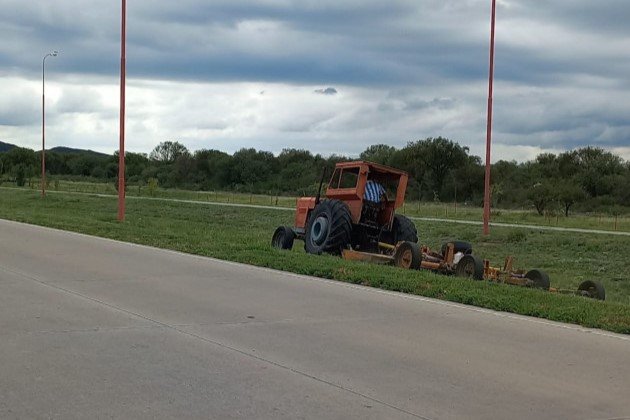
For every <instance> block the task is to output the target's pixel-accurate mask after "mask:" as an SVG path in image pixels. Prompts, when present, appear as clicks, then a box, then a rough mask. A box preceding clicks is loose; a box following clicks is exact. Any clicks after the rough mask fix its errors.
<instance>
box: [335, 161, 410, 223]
mask: <svg viewBox="0 0 630 420" xmlns="http://www.w3.org/2000/svg"><path fill="white" fill-rule="evenodd" d="M407 180H408V175H407V174H406V173H405V172H403V171H399V170H397V169H393V168H390V167H387V166H385V165H379V164H376V163H371V162H363V161H359V162H345V163H339V164H337V165H336V166H335V171H334V172H333V175H332V177H331V179H330V182H329V184H328V188H327V189H326V197H327V198H328V199H336V200H341V201H343V202H345V203H346V204H347V205H348V207H349V209H350V213H351V216H352V222H353V223H354V224H357V225H365V226H367V227H373V228H377V229H380V228H384V229H386V230H389V229H391V226H392V223H393V218H394V214H395V211H396V209H397V208H399V207H401V206H402V205H403V203H404V200H405V191H406V189H407Z"/></svg>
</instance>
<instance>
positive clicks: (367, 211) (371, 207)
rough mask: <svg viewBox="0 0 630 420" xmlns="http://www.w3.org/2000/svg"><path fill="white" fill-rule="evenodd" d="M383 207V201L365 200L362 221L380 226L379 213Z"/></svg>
mask: <svg viewBox="0 0 630 420" xmlns="http://www.w3.org/2000/svg"><path fill="white" fill-rule="evenodd" d="M382 209H383V203H382V202H379V203H375V202H374V201H368V200H364V201H363V209H362V210H361V221H362V222H363V223H364V224H367V225H372V226H375V227H378V215H379V214H380V213H381V210H382Z"/></svg>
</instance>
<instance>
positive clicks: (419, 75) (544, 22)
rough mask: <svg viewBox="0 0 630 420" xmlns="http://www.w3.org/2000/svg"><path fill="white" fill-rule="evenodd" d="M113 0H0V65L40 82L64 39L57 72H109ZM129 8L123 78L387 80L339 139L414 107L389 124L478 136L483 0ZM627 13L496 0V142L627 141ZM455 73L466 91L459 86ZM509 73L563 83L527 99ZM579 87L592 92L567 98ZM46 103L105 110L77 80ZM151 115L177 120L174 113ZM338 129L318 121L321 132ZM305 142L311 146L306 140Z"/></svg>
mask: <svg viewBox="0 0 630 420" xmlns="http://www.w3.org/2000/svg"><path fill="white" fill-rule="evenodd" d="M114 5H115V7H112V3H111V2H103V1H102V0H84V1H82V2H81V5H80V7H78V6H77V2H76V1H70V0H55V1H54V2H53V1H39V2H25V1H23V0H0V9H1V10H2V11H3V13H2V15H0V36H1V37H2V39H3V40H6V42H3V43H2V44H0V75H2V76H5V75H9V76H13V77H22V78H26V79H29V80H31V81H37V80H38V77H39V74H40V71H41V68H40V66H41V57H42V56H43V54H45V53H46V52H47V51H48V50H50V49H52V48H60V49H61V50H62V55H61V56H60V57H59V58H58V59H56V60H54V61H51V62H49V63H48V64H47V65H49V74H50V78H51V80H60V79H61V78H62V75H63V81H64V83H66V85H68V84H73V81H74V84H77V85H87V84H89V82H88V81H89V80H90V79H94V78H104V79H106V80H107V81H108V83H111V84H113V83H116V82H117V76H118V69H119V67H118V66H119V61H118V60H119V48H120V45H119V31H120V26H119V25H120V22H119V7H120V6H119V3H118V2H114ZM128 12H129V13H128V36H129V39H128V57H127V62H128V77H129V78H130V79H135V80H140V79H143V80H146V79H153V80H169V81H179V82H188V81H195V82H201V83H225V82H238V83H241V82H249V83H255V82H269V83H279V84H285V85H292V86H295V85H306V86H310V87H309V89H308V90H306V94H310V93H312V92H313V89H315V88H314V87H315V86H336V87H338V88H340V89H341V88H343V92H344V95H340V96H339V99H341V98H342V97H345V96H346V92H348V91H349V90H350V89H353V88H354V89H365V90H371V91H372V92H387V91H392V92H395V94H392V95H390V96H389V97H387V95H384V96H385V97H384V98H369V99H365V100H366V103H365V104H364V107H363V109H368V110H369V112H368V113H365V114H364V115H365V118H361V115H362V114H361V112H357V113H356V118H357V119H356V120H355V121H354V123H353V122H352V121H346V122H344V124H342V125H341V127H342V128H343V137H344V138H346V139H347V138H349V137H353V136H354V138H356V139H361V144H360V145H357V146H354V144H355V143H353V140H352V139H349V140H348V143H347V144H348V147H351V146H352V147H362V146H363V145H364V144H366V143H367V142H368V141H369V139H368V138H367V137H365V132H363V131H361V130H363V129H365V130H368V131H369V130H374V131H376V132H378V133H384V132H387V130H382V131H379V130H380V129H381V128H382V127H383V126H384V125H386V124H387V122H388V121H392V120H395V119H403V120H405V119H410V120H411V119H412V118H411V117H412V116H413V115H414V113H418V116H419V117H422V118H425V119H421V118H417V119H421V120H422V122H421V123H413V122H409V121H407V120H405V123H406V124H407V128H406V130H407V131H404V130H401V131H400V132H399V133H395V135H400V136H406V137H409V138H419V137H421V136H422V135H424V134H426V135H446V134H447V133H452V135H459V136H462V137H463V138H482V137H483V118H484V117H485V95H486V93H485V91H484V90H485V83H486V77H487V66H488V63H487V60H488V39H487V36H488V17H489V16H488V14H489V2H488V1H486V0H467V1H462V0H441V1H438V0H392V1H389V2H386V1H383V0H283V1H277V0H240V1H236V0H217V1H212V2H208V1H204V0H180V1H178V2H160V4H159V5H156V2H154V1H150V0H135V1H133V2H129V10H128ZM629 20H630V3H628V2H627V0H607V1H605V2H594V1H592V0H573V1H552V0H541V1H536V2H531V1H527V0H511V1H509V2H499V10H498V22H499V31H498V32H497V62H496V76H497V86H496V91H495V103H496V104H497V109H496V119H495V126H496V128H497V131H498V132H499V133H501V134H503V136H502V138H503V139H504V141H505V142H506V143H509V144H519V145H541V144H543V145H545V146H548V147H565V148H568V147H571V146H572V145H577V144H580V145H581V144H583V143H586V142H593V143H595V144H602V145H622V144H628V142H630V133H628V129H627V127H628V125H630V124H629V123H628V115H630V109H629V107H628V106H627V105H625V104H626V103H627V100H626V99H625V98H627V96H628V94H629V93H630V80H629V79H628V77H627V74H630V56H628V54H627V47H626V48H624V47H623V46H624V42H625V41H628V42H630V29H629V27H628V26H627V22H628V21H629ZM547 33H549V34H557V33H562V34H564V35H563V36H566V38H567V41H562V42H560V41H557V40H555V39H553V36H552V35H549V36H548V37H547V38H545V35H546V34H547ZM531 39H535V40H539V41H537V43H536V42H535V43H532V42H531ZM573 39H575V40H579V41H575V42H571V40H573ZM625 45H626V46H627V45H628V44H627V42H625ZM589 77H590V78H600V79H602V80H606V84H602V85H601V86H598V87H597V88H596V91H595V92H594V89H595V88H593V87H592V86H588V85H586V84H585V83H584V82H582V81H581V80H583V79H584V78H589ZM73 79H74V80H73ZM467 86H469V87H471V90H467V91H465V92H457V91H455V90H456V89H458V88H459V87H467ZM513 86H519V87H532V88H538V89H550V90H551V89H557V88H562V89H560V91H559V92H558V93H557V94H555V95H554V96H552V97H539V98H538V99H539V100H541V101H542V102H540V103H536V98H523V97H522V96H520V94H519V93H515V92H514V91H513V90H511V87H513ZM328 89H333V90H334V91H335V92H336V89H335V88H320V89H316V90H315V92H316V93H320V94H334V92H333V91H332V90H330V91H329V90H328ZM464 90H465V89H464ZM258 91H260V90H258ZM400 92H404V94H401V93H400ZM5 96H6V95H5ZM259 96H261V95H259ZM271 96H272V95H265V98H267V97H271ZM586 97H588V98H590V99H592V100H591V102H590V103H589V101H579V102H580V107H576V106H575V102H576V101H577V100H578V99H579V98H586ZM7 101H8V100H7V99H6V98H5V99H0V124H5V125H11V126H19V125H24V126H28V125H30V124H36V121H37V119H38V117H37V116H36V115H37V105H31V104H30V103H22V104H20V103H21V102H20V99H19V98H16V95H15V94H11V102H7ZM16 101H17V104H16ZM369 101H372V103H369ZM35 104H36V102H35ZM57 108H58V109H57V111H58V112H59V113H71V112H85V113H97V114H98V113H101V112H106V113H107V118H111V117H112V115H110V114H111V110H110V111H106V110H105V111H104V110H103V104H102V103H99V101H98V100H97V99H96V98H94V97H93V95H90V94H88V95H85V97H83V96H82V94H81V91H80V90H79V91H73V92H68V91H64V92H63V93H62V97H61V99H60V102H59V103H58V104H57ZM427 110H430V111H431V112H430V114H432V115H433V118H434V120H429V118H428V117H427V116H426V115H425V114H427V112H425V111H427ZM51 111H53V110H51ZM463 113H467V114H463ZM434 114H435V115H434ZM99 115H100V114H99ZM442 115H456V117H451V118H456V120H453V121H450V122H449V121H443V120H442V118H443V117H442ZM51 117H52V118H54V114H53V116H51ZM340 119H341V120H343V118H340ZM53 121H54V119H51V123H52V122H53ZM163 121H164V123H168V124H170V126H175V125H177V124H179V125H180V126H182V127H184V124H187V121H185V119H184V120H178V119H176V118H171V119H165V120H163ZM300 121H304V123H298V124H296V125H295V127H293V129H294V130H297V131H300V130H302V131H303V132H304V133H308V132H310V131H312V125H309V121H310V119H309V118H307V117H305V119H304V120H300ZM195 124H196V126H197V127H199V128H201V129H204V128H205V127H207V128H208V129H210V130H211V129H212V128H217V129H221V128H226V127H228V126H233V125H235V124H236V125H237V124H238V122H234V121H231V122H230V124H227V123H225V122H224V120H223V119H221V116H217V117H216V118H213V119H211V120H209V121H208V122H206V123H202V122H195ZM327 124H328V123H327ZM414 124H416V125H414ZM453 126H456V128H454V129H453V128H452V127H453ZM433 130H441V131H440V132H433ZM449 130H451V131H449ZM305 135H306V134H305ZM339 136H341V134H339V135H337V134H330V133H329V137H328V138H330V139H333V138H337V137H339ZM392 136H394V134H392ZM269 137H273V136H272V135H269ZM409 138H407V139H405V140H408V139H409ZM377 140H379V139H377ZM455 140H457V138H456V139H455ZM331 141H332V140H331ZM401 141H402V140H401ZM314 143H318V144H319V142H311V143H309V144H314ZM356 144H358V142H356ZM261 147H264V144H263V145H261ZM318 147H319V146H318ZM321 147H322V148H323V147H327V146H324V145H322V146H321Z"/></svg>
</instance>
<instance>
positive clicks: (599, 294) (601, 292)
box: [578, 280, 606, 300]
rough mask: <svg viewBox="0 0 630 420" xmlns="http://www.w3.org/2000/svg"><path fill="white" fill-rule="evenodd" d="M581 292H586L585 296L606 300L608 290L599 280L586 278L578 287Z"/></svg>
mask: <svg viewBox="0 0 630 420" xmlns="http://www.w3.org/2000/svg"><path fill="white" fill-rule="evenodd" d="M578 291H579V292H584V296H586V297H590V298H592V299H597V300H606V290H605V289H604V285H603V284H601V283H600V282H598V281H594V280H586V281H583V282H582V283H581V284H580V286H579V287H578Z"/></svg>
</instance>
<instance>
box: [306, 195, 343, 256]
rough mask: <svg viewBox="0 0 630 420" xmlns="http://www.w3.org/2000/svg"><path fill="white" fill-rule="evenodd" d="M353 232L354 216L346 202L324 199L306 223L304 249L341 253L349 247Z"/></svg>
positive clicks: (334, 253) (309, 251) (311, 251)
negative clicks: (351, 214)
mask: <svg viewBox="0 0 630 420" xmlns="http://www.w3.org/2000/svg"><path fill="white" fill-rule="evenodd" d="M351 233H352V218H351V216H350V209H349V208H348V206H347V205H346V203H344V202H342V201H339V200H323V201H322V202H321V203H319V204H318V205H317V207H315V208H314V209H313V211H312V212H311V215H310V217H309V218H308V223H307V224H306V234H305V235H304V249H305V250H306V252H308V253H309V254H321V253H322V252H326V253H328V254H333V255H339V254H341V250H342V249H344V248H347V247H348V244H349V243H350V238H351Z"/></svg>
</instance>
